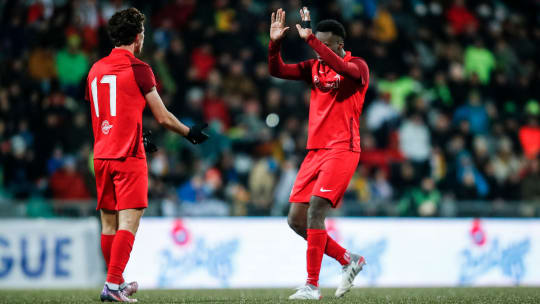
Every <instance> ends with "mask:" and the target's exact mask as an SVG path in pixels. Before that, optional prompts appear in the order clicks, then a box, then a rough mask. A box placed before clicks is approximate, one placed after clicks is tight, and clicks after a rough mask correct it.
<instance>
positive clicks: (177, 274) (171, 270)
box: [158, 239, 240, 288]
mask: <svg viewBox="0 0 540 304" xmlns="http://www.w3.org/2000/svg"><path fill="white" fill-rule="evenodd" d="M239 243H240V241H239V240H238V239H232V240H230V241H227V242H224V243H220V244H218V245H216V246H215V247H209V246H207V245H206V242H205V240H204V239H199V240H197V241H196V242H195V248H193V250H191V251H190V252H188V253H184V252H182V253H175V250H173V249H171V248H166V249H163V251H162V252H161V254H160V256H159V258H160V269H159V277H158V286H159V287H162V288H164V287H174V286H175V282H177V281H181V280H182V279H186V278H188V275H189V274H190V273H193V272H195V271H198V270H201V269H202V270H206V271H207V272H208V274H209V275H210V276H212V277H214V278H216V279H217V280H218V281H219V283H220V287H228V286H229V278H230V277H231V276H232V274H233V272H234V268H233V265H232V260H233V256H234V254H235V253H236V252H237V250H238V245H239Z"/></svg>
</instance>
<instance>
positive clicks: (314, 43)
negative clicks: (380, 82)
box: [306, 34, 369, 84]
mask: <svg viewBox="0 0 540 304" xmlns="http://www.w3.org/2000/svg"><path fill="white" fill-rule="evenodd" d="M306 41H307V43H308V45H309V46H311V48H312V49H313V50H315V52H317V54H319V56H321V58H322V59H323V60H324V61H325V62H326V63H327V64H328V65H329V66H330V67H331V68H332V69H333V70H334V71H336V73H338V74H341V75H346V76H348V77H351V78H353V79H356V80H359V81H360V82H361V83H362V84H366V83H367V80H368V78H366V76H369V72H368V67H367V64H366V63H365V62H364V61H363V60H359V59H357V60H353V62H346V61H344V60H343V58H341V57H339V56H338V55H337V54H336V53H334V52H333V51H332V50H331V49H330V48H328V47H327V46H326V45H324V44H323V43H322V42H321V41H320V40H319V39H317V37H315V35H313V34H311V35H310V36H309V37H308V39H307V40H306Z"/></svg>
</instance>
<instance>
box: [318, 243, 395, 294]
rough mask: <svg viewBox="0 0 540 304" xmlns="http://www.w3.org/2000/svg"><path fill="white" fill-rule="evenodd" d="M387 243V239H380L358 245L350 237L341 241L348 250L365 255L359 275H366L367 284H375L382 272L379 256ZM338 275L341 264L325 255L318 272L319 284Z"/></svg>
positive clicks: (380, 256)
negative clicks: (319, 272) (363, 264)
mask: <svg viewBox="0 0 540 304" xmlns="http://www.w3.org/2000/svg"><path fill="white" fill-rule="evenodd" d="M387 243H388V240H387V239H380V240H378V241H374V242H371V243H368V244H366V245H364V246H359V245H357V244H355V242H354V240H353V239H351V238H349V239H347V240H346V241H345V242H344V243H343V245H344V247H345V248H347V250H348V251H350V252H352V253H357V254H361V255H362V256H364V257H365V259H366V262H367V264H366V266H364V268H363V270H362V272H360V274H359V276H361V277H366V279H367V281H368V284H369V285H375V284H376V283H377V279H378V278H379V277H380V276H381V274H382V272H383V268H382V263H381V258H382V255H383V254H384V252H385V251H386V247H387ZM339 275H341V265H340V264H339V263H338V262H337V261H335V260H334V259H333V258H331V257H328V256H326V255H325V256H324V259H323V265H322V270H321V274H320V281H321V284H325V283H326V282H328V281H334V279H335V277H336V276H339Z"/></svg>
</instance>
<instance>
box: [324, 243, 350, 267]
mask: <svg viewBox="0 0 540 304" xmlns="http://www.w3.org/2000/svg"><path fill="white" fill-rule="evenodd" d="M324 253H326V255H328V256H330V257H332V258H334V259H336V260H337V261H338V262H339V263H340V264H341V265H347V264H349V263H350V262H351V257H350V256H349V253H348V252H347V250H345V248H343V247H341V246H339V244H338V243H337V242H336V241H334V239H332V238H331V237H330V236H328V237H327V239H326V248H325V249H324Z"/></svg>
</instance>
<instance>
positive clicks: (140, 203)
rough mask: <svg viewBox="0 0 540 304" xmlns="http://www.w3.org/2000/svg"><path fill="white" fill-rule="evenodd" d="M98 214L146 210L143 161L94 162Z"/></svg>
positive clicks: (110, 160) (135, 159)
mask: <svg viewBox="0 0 540 304" xmlns="http://www.w3.org/2000/svg"><path fill="white" fill-rule="evenodd" d="M94 170H95V173H96V187H97V197H98V203H97V208H96V209H97V210H99V209H107V210H124V209H136V208H146V207H148V168H147V166H146V159H144V158H136V157H128V158H126V159H94Z"/></svg>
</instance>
